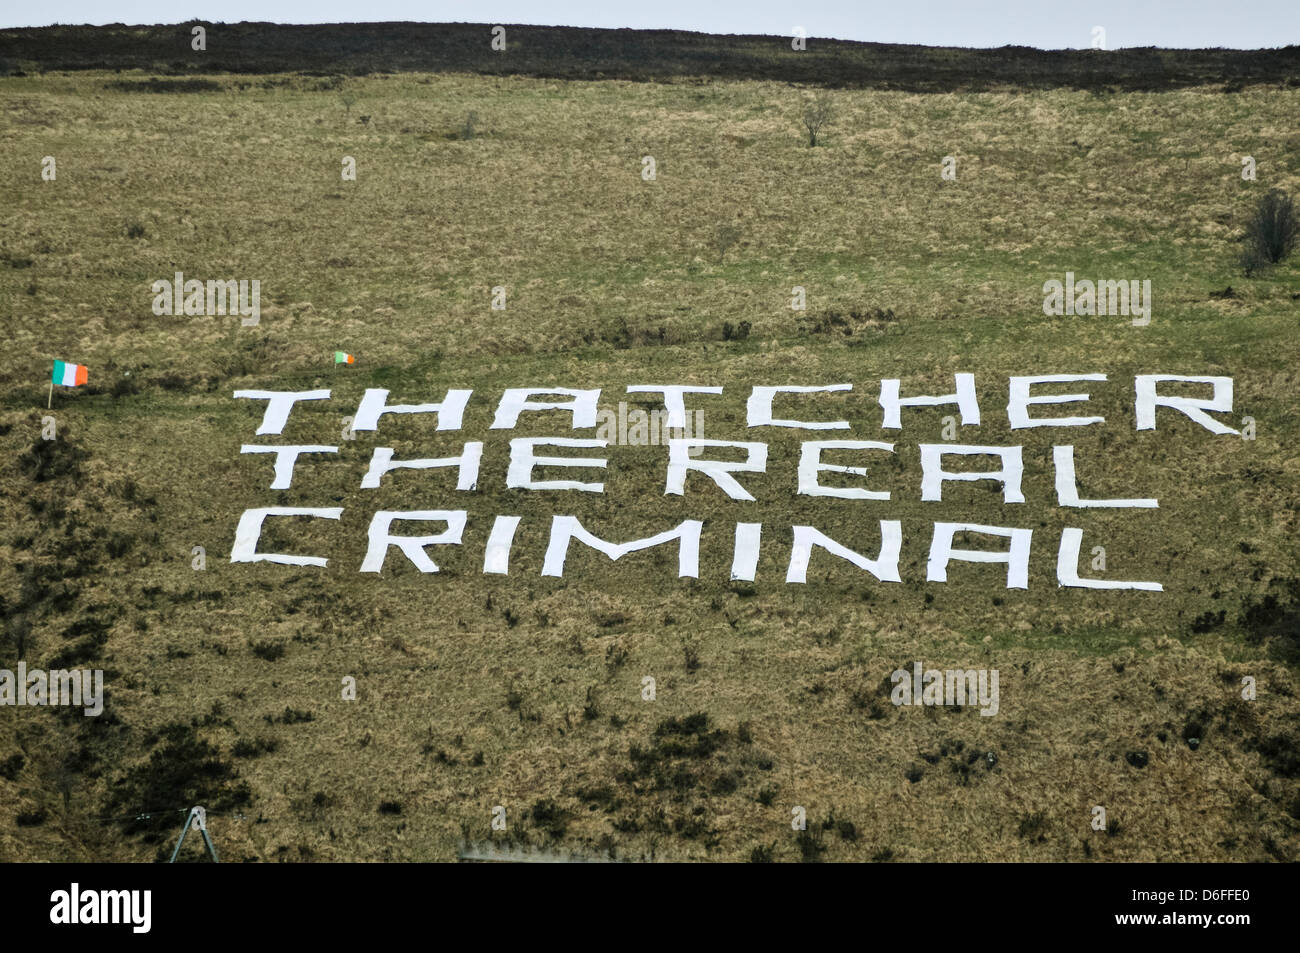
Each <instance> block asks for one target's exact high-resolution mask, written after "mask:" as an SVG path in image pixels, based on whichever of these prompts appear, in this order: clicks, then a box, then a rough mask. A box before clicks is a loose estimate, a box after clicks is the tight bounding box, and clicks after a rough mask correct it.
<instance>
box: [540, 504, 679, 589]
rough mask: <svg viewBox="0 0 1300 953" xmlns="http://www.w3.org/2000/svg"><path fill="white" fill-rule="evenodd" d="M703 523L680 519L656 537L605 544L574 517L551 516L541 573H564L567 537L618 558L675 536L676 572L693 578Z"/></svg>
mask: <svg viewBox="0 0 1300 953" xmlns="http://www.w3.org/2000/svg"><path fill="white" fill-rule="evenodd" d="M703 526H704V523H702V522H701V521H700V520H683V521H682V522H681V524H680V525H679V526H678V527H677V528H676V529H670V530H668V531H666V532H663V533H660V534H658V535H657V536H651V537H649V538H647V539H634V540H632V542H630V543H607V542H605V540H603V539H600V538H598V537H596V536H592V535H591V533H589V532H587V531H586V530H585V529H583V528H582V524H581V523H580V522H578V518H577V517H576V516H555V517H552V519H551V542H550V544H549V545H548V546H547V547H546V562H545V564H544V565H543V566H542V575H543V576H563V575H564V560H565V558H566V557H567V556H568V554H569V541H570V540H571V539H576V540H578V542H580V543H585V544H586V545H588V546H590V547H591V548H592V549H595V550H597V551H598V552H602V553H604V554H605V555H606V556H608V557H609V558H610V559H618V558H619V557H621V556H625V555H627V554H628V553H630V552H635V551H636V550H638V549H648V548H649V547H651V546H658V545H660V544H661V543H667V542H671V541H672V540H674V539H675V540H678V541H679V542H678V549H677V575H678V576H689V577H691V578H692V579H695V578H698V577H699V575H700V529H701V527H703Z"/></svg>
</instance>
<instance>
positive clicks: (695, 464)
mask: <svg viewBox="0 0 1300 953" xmlns="http://www.w3.org/2000/svg"><path fill="white" fill-rule="evenodd" d="M695 447H740V448H742V449H744V450H745V451H746V457H745V459H744V460H743V461H739V460H738V461H735V462H730V461H726V460H700V459H698V458H696V457H693V456H691V450H692V449H693V448H695ZM687 470H698V471H699V472H700V473H705V474H707V475H708V476H709V478H710V479H712V480H713V482H714V483H716V484H717V485H718V486H720V487H722V489H723V492H725V493H726V494H727V496H729V497H731V498H732V499H733V500H748V501H750V502H751V503H752V502H753V500H754V498H753V497H752V496H750V495H749V492H748V491H747V490H746V489H745V488H744V487H743V486H741V485H740V484H739V483H737V482H736V478H735V477H733V476H730V475H729V474H732V473H763V472H765V471H766V470H767V444H765V443H745V442H743V441H733V440H701V439H696V438H691V439H689V440H686V439H680V438H677V439H671V440H669V441H668V480H667V483H666V484H665V486H664V494H665V495H667V494H672V495H674V496H683V495H684V494H685V493H686V471H687Z"/></svg>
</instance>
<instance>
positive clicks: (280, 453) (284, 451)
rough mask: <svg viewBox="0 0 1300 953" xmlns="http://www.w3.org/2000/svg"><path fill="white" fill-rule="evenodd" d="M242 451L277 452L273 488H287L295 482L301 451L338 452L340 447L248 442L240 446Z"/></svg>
mask: <svg viewBox="0 0 1300 953" xmlns="http://www.w3.org/2000/svg"><path fill="white" fill-rule="evenodd" d="M239 452H240V453H273V454H275V479H274V480H272V481H271V489H273V490H287V489H289V487H290V485H291V484H292V483H293V465H294V464H295V463H297V462H298V454H300V453H338V452H339V448H338V447H321V446H314V445H310V444H308V445H303V446H283V445H280V446H260V445H258V444H253V443H246V444H244V445H242V446H241V447H240V448H239Z"/></svg>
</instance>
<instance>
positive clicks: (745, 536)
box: [731, 523, 763, 582]
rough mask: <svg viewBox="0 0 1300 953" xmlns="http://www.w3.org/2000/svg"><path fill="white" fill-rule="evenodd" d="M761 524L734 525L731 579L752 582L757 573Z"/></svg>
mask: <svg viewBox="0 0 1300 953" xmlns="http://www.w3.org/2000/svg"><path fill="white" fill-rule="evenodd" d="M762 534H763V524H762V523H737V524H736V549H735V554H734V555H733V556H732V557H731V578H732V579H733V580H735V579H738V580H741V581H743V582H753V581H754V573H755V572H757V571H758V544H759V540H760V539H761V538H762Z"/></svg>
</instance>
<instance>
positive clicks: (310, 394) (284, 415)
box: [234, 390, 330, 437]
mask: <svg viewBox="0 0 1300 953" xmlns="http://www.w3.org/2000/svg"><path fill="white" fill-rule="evenodd" d="M234 396H236V397H247V398H250V399H251V400H267V401H270V403H269V404H267V405H266V413H265V414H263V415H262V425H261V426H260V427H258V428H257V436H259V437H260V436H262V434H268V433H281V432H282V431H283V430H284V425H285V422H286V421H287V420H288V419H289V411H290V410H292V409H293V405H294V404H295V403H297V402H298V401H300V400H329V396H330V392H329V391H327V390H303V391H296V392H294V391H276V390H237V391H235V394H234Z"/></svg>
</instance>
